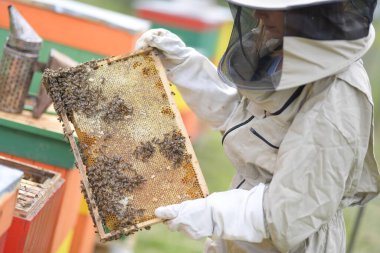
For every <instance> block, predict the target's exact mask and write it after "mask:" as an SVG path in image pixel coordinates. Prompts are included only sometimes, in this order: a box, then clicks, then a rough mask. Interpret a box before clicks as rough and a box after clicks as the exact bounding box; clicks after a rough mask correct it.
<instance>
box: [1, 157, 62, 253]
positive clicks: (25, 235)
mask: <svg viewBox="0 0 380 253" xmlns="http://www.w3.org/2000/svg"><path fill="white" fill-rule="evenodd" d="M0 165H2V166H7V167H9V168H15V169H18V170H21V171H23V172H24V177H23V179H21V183H20V188H19V191H18V195H17V202H16V208H15V214H14V216H13V221H12V224H11V227H10V228H9V230H8V232H7V237H6V242H5V248H4V250H5V251H4V252H12V253H18V252H41V253H44V252H49V246H50V243H51V239H52V238H53V232H54V228H55V225H56V222H57V218H58V213H59V212H58V211H59V208H60V204H61V198H62V192H63V187H62V186H63V182H64V180H63V179H62V178H61V176H60V174H59V173H56V172H52V171H46V170H42V169H40V168H38V167H35V166H31V165H28V164H25V163H20V162H18V161H16V160H12V159H9V158H5V157H1V156H0Z"/></svg>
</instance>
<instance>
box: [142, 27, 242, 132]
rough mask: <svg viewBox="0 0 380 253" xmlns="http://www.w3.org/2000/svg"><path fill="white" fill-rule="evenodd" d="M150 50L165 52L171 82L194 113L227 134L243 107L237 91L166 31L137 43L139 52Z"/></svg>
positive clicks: (155, 32)
mask: <svg viewBox="0 0 380 253" xmlns="http://www.w3.org/2000/svg"><path fill="white" fill-rule="evenodd" d="M147 47H154V48H157V49H158V50H159V51H160V52H161V53H160V58H161V62H162V64H163V66H164V68H165V69H166V71H167V77H168V79H169V80H170V81H171V82H173V83H174V84H175V85H176V86H177V87H178V89H179V91H180V92H181V95H182V97H183V98H184V100H185V101H186V103H187V104H188V105H189V107H190V108H191V109H192V110H193V112H195V113H196V114H197V116H198V117H200V118H201V119H203V120H204V121H205V122H207V123H209V124H210V126H211V127H213V128H215V129H218V130H220V131H225V130H226V129H225V127H226V122H227V120H228V118H229V116H230V115H231V113H232V112H233V111H234V109H235V108H236V106H237V105H238V104H239V101H240V96H239V94H238V92H237V90H236V88H232V87H230V86H228V85H227V84H225V83H224V82H223V81H222V80H220V79H219V76H218V73H217V70H216V67H215V66H214V64H212V62H210V61H209V59H207V57H205V56H203V55H202V54H200V53H199V52H197V51H196V50H195V49H193V48H190V47H186V45H185V43H184V42H183V41H182V40H181V39H180V38H179V37H178V36H177V35H175V34H173V33H171V32H169V31H167V30H165V29H152V30H149V31H147V32H145V33H144V34H143V35H142V36H141V37H140V38H139V39H138V40H137V42H136V46H135V49H136V50H138V49H145V48H147ZM200 101H202V102H201V103H200Z"/></svg>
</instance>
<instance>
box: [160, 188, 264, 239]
mask: <svg viewBox="0 0 380 253" xmlns="http://www.w3.org/2000/svg"><path fill="white" fill-rule="evenodd" d="M264 189H265V185H264V184H259V185H257V186H256V187H254V188H253V189H251V190H250V191H247V190H242V189H234V190H230V191H226V192H218V193H213V194H211V195H210V196H208V197H206V198H204V199H196V200H189V201H185V202H183V203H181V204H176V205H170V206H164V207H159V208H157V209H156V211H155V214H156V216H157V217H158V218H161V219H165V220H167V221H166V222H165V223H166V224H167V225H168V227H169V229H170V230H172V231H180V232H183V233H184V234H186V235H188V236H189V237H190V238H192V239H200V238H203V237H208V236H210V237H213V238H214V239H216V238H222V239H226V240H241V241H247V242H256V243H258V242H261V241H262V240H263V239H265V238H268V235H267V232H266V229H265V225H264V213H263V206H262V202H263V194H264Z"/></svg>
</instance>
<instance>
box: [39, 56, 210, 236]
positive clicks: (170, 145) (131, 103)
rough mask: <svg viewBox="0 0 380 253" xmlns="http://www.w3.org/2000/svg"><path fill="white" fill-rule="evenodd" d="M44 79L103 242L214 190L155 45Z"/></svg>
mask: <svg viewBox="0 0 380 253" xmlns="http://www.w3.org/2000/svg"><path fill="white" fill-rule="evenodd" d="M43 83H44V85H45V86H46V88H47V91H48V93H49V95H50V96H51V97H52V99H53V103H54V106H55V109H56V111H57V113H58V114H59V115H60V119H61V120H62V121H63V126H64V129H65V133H66V136H67V137H68V139H69V141H70V144H71V147H72V150H73V153H74V156H75V160H76V162H77V166H78V168H79V170H80V172H81V176H82V188H83V193H84V194H85V196H86V198H87V203H88V205H89V208H90V211H91V213H92V216H93V219H94V222H95V224H96V226H97V229H98V233H99V236H100V238H101V239H102V240H111V239H115V238H118V237H119V236H121V235H123V234H125V235H128V234H130V233H133V232H135V231H138V230H139V229H141V228H144V227H148V226H150V225H152V224H155V223H158V222H160V220H159V219H157V218H156V217H155V216H154V210H155V209H156V208H157V207H159V206H164V205H170V204H175V203H180V202H182V201H185V200H189V199H196V198H201V197H205V196H206V195H207V187H206V184H205V181H204V179H203V176H202V173H201V170H200V168H199V164H198V162H197V160H196V157H195V154H194V151H193V149H192V146H191V143H190V140H189V138H188V135H187V133H186V130H185V127H184V125H183V123H182V120H181V117H180V114H179V111H178V109H177V108H176V106H175V103H174V100H173V96H174V95H175V94H173V93H172V92H171V91H170V87H169V84H168V81H167V79H166V76H165V70H164V69H163V67H162V65H161V63H160V61H159V58H158V57H157V56H156V52H155V51H154V50H147V51H142V52H137V53H134V54H132V55H125V56H118V57H111V58H108V59H104V60H98V61H91V62H87V63H84V64H82V65H79V66H77V67H74V68H69V69H60V70H59V71H53V70H47V71H45V73H44V80H43ZM71 124H72V125H73V126H74V129H75V133H76V135H77V137H78V141H77V142H76V141H75V139H74V137H73V134H74V130H72V128H71Z"/></svg>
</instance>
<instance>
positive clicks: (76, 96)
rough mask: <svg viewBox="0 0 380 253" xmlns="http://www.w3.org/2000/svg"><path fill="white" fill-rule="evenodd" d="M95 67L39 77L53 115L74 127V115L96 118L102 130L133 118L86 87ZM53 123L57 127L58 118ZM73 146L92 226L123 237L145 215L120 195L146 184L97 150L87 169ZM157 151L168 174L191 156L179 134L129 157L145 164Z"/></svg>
mask: <svg viewBox="0 0 380 253" xmlns="http://www.w3.org/2000/svg"><path fill="white" fill-rule="evenodd" d="M108 65H109V64H108ZM98 67H99V66H98V64H97V62H96V61H91V62H88V63H85V64H82V65H79V66H77V67H73V68H65V69H62V68H61V69H58V70H50V69H48V70H46V71H45V73H44V76H43V83H44V85H45V87H46V89H47V92H48V93H49V95H50V96H51V98H52V100H53V102H54V107H55V110H56V112H57V113H58V115H61V114H66V115H67V116H68V119H69V120H70V121H71V122H73V121H74V117H73V113H74V112H75V113H81V114H83V115H85V116H86V117H88V118H90V117H96V116H97V115H100V118H101V119H102V120H103V121H104V122H105V123H107V124H108V125H110V124H112V122H116V121H122V120H124V119H125V118H126V117H127V118H128V117H133V116H135V115H134V108H133V106H131V105H129V104H127V103H126V101H125V100H124V99H123V98H121V97H120V96H118V95H116V96H114V97H112V98H111V99H110V100H108V102H105V101H107V100H106V97H105V95H104V93H103V90H102V89H101V88H94V86H92V85H91V84H92V83H93V82H94V79H93V78H92V73H91V72H92V71H93V70H96V69H97V68H98ZM106 82H107V80H106V79H105V78H101V84H102V85H103V84H105V83H106ZM98 117H99V116H98ZM59 120H61V121H62V119H61V118H60V116H59ZM73 123H74V122H73ZM65 134H66V135H71V134H72V133H65ZM78 146H79V150H80V154H81V158H82V159H83V161H84V164H85V165H86V166H87V169H86V176H87V179H88V183H89V186H90V189H91V193H92V197H93V199H94V201H95V203H91V201H90V200H89V198H88V196H87V192H86V190H85V187H84V185H83V183H82V186H81V188H82V193H83V194H84V196H85V198H86V200H87V203H88V204H89V205H90V213H91V215H92V218H93V220H94V223H95V219H100V220H98V221H100V222H101V223H102V224H103V226H105V227H107V228H109V229H111V230H112V231H115V230H119V231H122V229H123V228H128V229H129V232H128V234H131V233H133V232H135V231H137V230H138V228H137V227H136V225H135V224H136V220H137V219H138V218H139V217H142V216H143V215H144V211H145V210H144V209H136V208H133V207H132V206H131V205H129V204H128V202H129V199H128V198H127V197H125V196H126V193H131V192H133V190H134V189H136V188H137V187H140V186H141V185H143V184H144V182H145V181H146V179H145V178H144V177H143V176H141V175H139V174H138V173H137V171H136V170H135V169H134V168H133V165H132V164H130V163H128V162H127V161H125V160H123V158H122V157H120V156H116V155H110V154H108V155H106V154H105V153H103V152H102V150H97V151H96V152H97V153H98V156H97V157H96V159H95V160H94V161H92V162H91V163H89V162H88V161H87V156H88V153H87V152H86V149H87V148H88V145H87V144H85V143H79V145H78ZM104 146H105V145H104ZM157 150H158V152H160V153H161V154H162V155H163V156H164V157H165V158H166V159H168V160H169V161H170V162H172V164H173V167H174V168H178V167H180V166H181V165H182V164H183V163H184V162H189V161H190V160H191V155H189V154H187V152H186V145H185V137H184V136H183V135H182V134H181V132H180V131H179V130H174V131H172V132H170V133H167V134H165V135H164V136H163V137H162V138H160V139H159V138H153V139H151V140H150V141H147V142H141V143H140V145H138V146H137V147H136V148H135V149H134V152H133V153H132V155H133V156H134V157H135V159H137V160H141V161H143V162H147V161H148V160H149V159H150V158H151V157H153V155H154V153H155V152H156V151H157ZM129 195H130V194H129ZM92 205H96V207H97V210H98V213H99V216H100V217H95V216H94V214H93V213H92V209H93V206H92ZM110 217H112V219H110ZM110 220H111V221H110ZM122 234H123V233H118V234H117V235H114V236H112V237H109V238H108V239H107V240H112V239H117V238H119V237H120V236H121V235H122Z"/></svg>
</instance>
